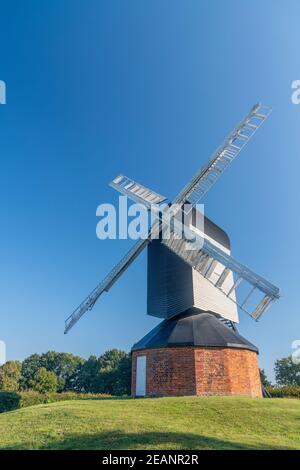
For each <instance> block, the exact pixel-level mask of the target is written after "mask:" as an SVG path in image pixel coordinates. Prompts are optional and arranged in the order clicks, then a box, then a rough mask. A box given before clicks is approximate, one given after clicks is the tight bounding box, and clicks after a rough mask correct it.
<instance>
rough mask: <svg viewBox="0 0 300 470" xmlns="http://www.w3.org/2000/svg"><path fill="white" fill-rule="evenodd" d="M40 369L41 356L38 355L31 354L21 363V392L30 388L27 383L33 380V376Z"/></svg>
mask: <svg viewBox="0 0 300 470" xmlns="http://www.w3.org/2000/svg"><path fill="white" fill-rule="evenodd" d="M40 367H42V365H41V356H40V355H39V354H31V356H28V357H27V358H26V359H25V360H24V361H23V362H22V368H21V375H22V378H21V387H22V389H23V390H26V389H28V388H30V386H29V382H30V381H31V380H32V379H33V378H34V376H35V374H36V373H37V371H38V370H39V368H40Z"/></svg>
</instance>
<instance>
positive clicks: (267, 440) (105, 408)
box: [0, 397, 300, 450]
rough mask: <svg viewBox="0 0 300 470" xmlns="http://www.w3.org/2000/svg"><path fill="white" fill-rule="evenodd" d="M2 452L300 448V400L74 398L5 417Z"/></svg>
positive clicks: (0, 422) (1, 425) (0, 425)
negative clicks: (24, 450) (3, 450)
mask: <svg viewBox="0 0 300 470" xmlns="http://www.w3.org/2000/svg"><path fill="white" fill-rule="evenodd" d="M0 429H1V432H0V448H1V449H108V450H114V449H300V400H297V399H283V398H278V399H265V400H263V399H248V398H236V397H207V398H206V397H205V398H204V397H203V398H200V397H198V398H197V397H183V398H182V397H181V398H157V399H136V400H133V399H113V398H112V399H102V400H101V399H100V400H75V401H65V402H57V403H51V404H46V405H36V406H31V407H29V408H22V409H19V410H16V411H11V412H8V413H2V414H0Z"/></svg>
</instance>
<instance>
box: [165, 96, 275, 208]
mask: <svg viewBox="0 0 300 470" xmlns="http://www.w3.org/2000/svg"><path fill="white" fill-rule="evenodd" d="M270 113H271V108H269V107H267V106H263V105H261V104H259V103H258V104H256V105H255V106H253V108H252V109H251V111H250V112H249V113H248V114H247V116H246V117H245V118H244V119H243V120H242V121H241V123H240V124H239V125H238V126H237V127H236V128H235V129H234V131H233V132H231V134H230V135H229V136H228V137H227V139H226V140H225V142H224V143H223V144H222V145H221V146H220V147H219V148H218V149H217V150H216V151H215V153H214V154H213V155H212V156H211V158H210V159H209V161H208V163H207V164H206V165H204V166H203V167H202V168H201V169H200V170H199V171H198V172H197V173H196V174H195V176H194V177H193V178H192V180H191V181H190V182H189V183H188V184H187V185H186V186H185V187H184V188H183V189H182V191H181V192H180V193H179V194H178V196H177V198H176V199H175V200H174V201H173V203H181V202H185V201H188V202H189V203H190V206H189V209H188V210H189V211H190V210H191V209H192V208H193V207H194V206H195V205H196V204H197V203H198V202H199V201H200V200H201V199H202V197H203V196H205V194H206V193H207V191H208V190H209V189H210V188H211V187H212V186H213V185H214V184H215V182H216V181H217V180H218V178H219V177H220V176H221V175H222V173H223V172H224V171H225V170H226V168H227V167H228V166H229V165H230V164H231V163H232V162H233V160H234V159H235V158H236V157H237V156H238V154H239V153H240V151H241V150H242V149H243V148H244V146H245V145H246V144H247V143H248V142H249V140H250V139H251V138H252V137H253V135H254V134H255V132H256V131H257V129H258V128H259V127H260V126H261V125H262V123H263V122H264V121H265V120H266V119H267V117H268V116H269V114H270Z"/></svg>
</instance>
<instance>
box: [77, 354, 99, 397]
mask: <svg viewBox="0 0 300 470" xmlns="http://www.w3.org/2000/svg"><path fill="white" fill-rule="evenodd" d="M98 374H99V363H98V359H97V357H96V356H90V357H89V359H88V360H87V361H85V362H84V363H83V364H81V365H80V366H79V367H78V368H77V370H76V371H75V372H74V374H73V376H72V377H70V383H71V384H72V390H74V391H75V392H82V393H93V392H95V389H96V386H95V381H96V380H97V376H98Z"/></svg>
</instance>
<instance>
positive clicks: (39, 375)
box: [28, 367, 58, 393]
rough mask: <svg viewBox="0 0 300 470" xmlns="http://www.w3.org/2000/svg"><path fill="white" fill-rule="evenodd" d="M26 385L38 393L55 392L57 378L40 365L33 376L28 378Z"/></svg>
mask: <svg viewBox="0 0 300 470" xmlns="http://www.w3.org/2000/svg"><path fill="white" fill-rule="evenodd" d="M28 385H29V387H30V388H32V390H36V391H37V392H40V393H48V392H56V390H57V385H58V379H57V376H56V375H55V373H54V372H51V371H49V370H47V369H45V367H40V368H39V369H38V370H37V372H36V373H35V375H34V377H32V379H30V380H29V382H28Z"/></svg>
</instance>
